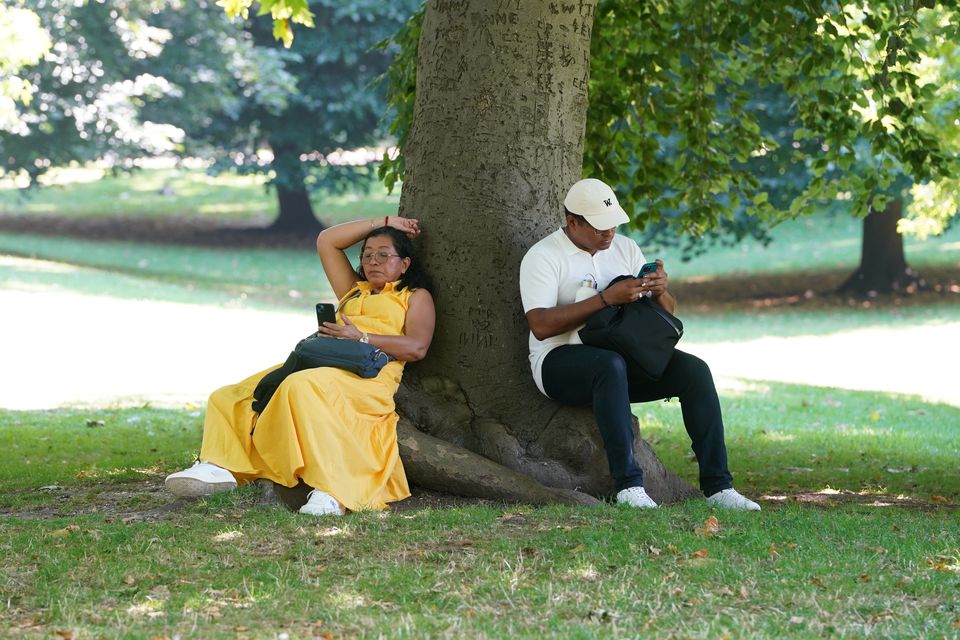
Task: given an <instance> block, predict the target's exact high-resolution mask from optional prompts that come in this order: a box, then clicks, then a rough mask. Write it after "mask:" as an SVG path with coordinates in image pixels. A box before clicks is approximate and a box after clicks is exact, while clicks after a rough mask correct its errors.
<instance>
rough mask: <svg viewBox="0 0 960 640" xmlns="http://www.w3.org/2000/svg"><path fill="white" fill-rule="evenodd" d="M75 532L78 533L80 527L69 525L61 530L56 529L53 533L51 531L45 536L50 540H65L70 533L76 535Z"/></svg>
mask: <svg viewBox="0 0 960 640" xmlns="http://www.w3.org/2000/svg"><path fill="white" fill-rule="evenodd" d="M77 531H80V527H78V526H77V525H75V524H71V525H67V526H66V527H64V528H63V529H56V530H54V531H51V532H50V533H48V534H47V535H48V536H50V537H51V538H66V537H67V536H69V535H70V534H71V533H76V532H77Z"/></svg>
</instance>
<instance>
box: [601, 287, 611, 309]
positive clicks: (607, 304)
mask: <svg viewBox="0 0 960 640" xmlns="http://www.w3.org/2000/svg"><path fill="white" fill-rule="evenodd" d="M600 302H602V303H603V306H605V307H609V306H610V303H609V302H607V299H606V298H604V297H603V291H601V292H600Z"/></svg>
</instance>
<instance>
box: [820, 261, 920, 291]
mask: <svg viewBox="0 0 960 640" xmlns="http://www.w3.org/2000/svg"><path fill="white" fill-rule="evenodd" d="M926 288H927V283H926V281H925V280H924V279H923V277H922V276H921V275H920V274H919V273H917V272H916V271H914V270H913V269H911V268H910V267H906V268H904V269H897V270H884V271H882V272H877V271H875V270H872V271H869V272H868V271H867V270H864V269H863V268H859V269H857V270H856V271H854V272H853V273H852V274H851V275H850V277H849V278H847V279H846V280H845V281H844V283H843V284H841V285H840V286H839V287H838V288H837V293H840V294H844V295H850V296H853V297H856V298H873V297H876V296H878V295H882V294H891V293H892V294H906V295H913V294H915V293H917V292H918V291H921V290H923V289H926Z"/></svg>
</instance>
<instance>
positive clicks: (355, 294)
mask: <svg viewBox="0 0 960 640" xmlns="http://www.w3.org/2000/svg"><path fill="white" fill-rule="evenodd" d="M359 297H360V289H359V288H358V287H354V292H353V293H351V294H350V295H348V296H347V297H346V298H344V299H343V301H342V302H341V303H340V304H338V305H337V310H336V312H335V313H337V314H339V313H340V309H342V308H343V305H345V304H347V302H349V301H350V300H353V299H354V298H359ZM370 346H371V347H373V349H374V351H373V353H374V354H377V353H382V354H383V355H385V356H387V362H393V361H394V360H396V358H394V357H393V356H392V355H390V354H389V353H387V352H386V351H384V350H383V349H381V348H379V347H374V346H373V345H370ZM374 357H375V358H379V357H380V356H377V355H374Z"/></svg>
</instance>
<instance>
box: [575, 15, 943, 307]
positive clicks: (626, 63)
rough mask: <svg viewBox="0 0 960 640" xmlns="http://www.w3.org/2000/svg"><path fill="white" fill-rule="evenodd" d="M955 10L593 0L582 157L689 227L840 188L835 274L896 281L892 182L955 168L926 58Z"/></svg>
mask: <svg viewBox="0 0 960 640" xmlns="http://www.w3.org/2000/svg"><path fill="white" fill-rule="evenodd" d="M955 11H956V6H955V3H953V2H940V3H934V2H890V3H869V4H861V5H857V6H854V5H838V4H834V3H832V2H786V3H768V2H759V3H756V2H753V3H746V2H717V1H714V0H706V1H704V2H701V1H689V2H688V1H683V0H680V1H677V2H673V1H671V2H665V1H664V2H657V1H653V2H648V3H626V2H619V1H615V0H606V1H605V2H602V3H601V5H600V9H599V11H598V17H597V24H596V28H597V30H598V32H599V33H602V34H604V37H603V38H599V39H595V40H594V44H593V73H592V78H593V80H592V83H591V111H590V114H589V115H588V120H587V122H588V124H587V142H586V153H587V159H586V162H585V172H587V173H588V174H594V175H597V176H598V177H601V178H604V179H606V180H608V181H611V182H613V183H615V184H617V185H618V191H620V192H621V193H626V194H628V196H627V201H628V202H632V203H639V204H638V205H637V210H636V214H637V215H636V220H637V222H638V225H639V226H640V227H641V228H644V227H648V226H654V227H655V228H656V227H659V228H664V227H667V228H669V229H672V230H673V231H674V232H679V233H681V234H683V235H686V236H687V237H691V238H702V237H704V236H706V235H709V234H717V233H718V231H719V232H730V233H734V234H736V235H743V234H744V233H745V232H747V231H750V232H753V233H754V234H755V235H756V234H757V230H758V228H759V229H761V233H762V229H763V228H766V227H768V226H769V225H770V224H775V223H776V222H778V221H780V220H782V219H784V218H785V217H793V216H799V215H807V214H809V213H811V212H812V211H814V210H815V208H817V207H822V206H823V204H824V202H827V201H830V200H833V199H834V198H835V197H836V196H837V194H841V193H842V194H845V195H848V196H849V197H850V199H851V200H850V205H851V209H852V211H853V212H854V213H855V214H856V215H859V216H866V218H865V220H864V245H863V256H862V261H861V265H860V268H859V269H858V271H857V273H856V274H854V276H853V277H851V279H850V280H849V281H848V287H849V288H850V289H851V290H853V291H854V292H856V293H859V294H865V293H867V292H868V291H873V290H881V291H890V290H896V289H900V290H903V289H904V288H907V287H909V286H911V283H912V282H914V281H915V277H914V275H913V274H912V273H911V272H910V271H909V270H908V269H907V266H906V262H905V259H904V256H903V244H902V238H901V236H899V235H898V234H897V233H896V229H897V218H898V217H899V211H900V203H899V202H898V201H897V200H898V197H899V195H900V193H901V191H902V190H903V187H904V186H905V185H909V184H910V183H911V182H912V183H914V184H923V183H925V182H926V181H928V180H931V179H936V178H938V177H940V176H949V175H951V174H952V173H953V172H954V170H955V167H956V159H957V156H956V150H955V149H953V150H951V149H950V148H949V147H948V146H945V145H944V141H943V137H942V136H941V133H940V132H941V131H942V122H943V115H942V113H943V111H944V110H945V109H944V106H945V105H944V103H951V102H952V103H953V105H954V106H955V104H956V95H957V91H956V89H955V86H956V85H955V84H953V83H952V82H951V83H946V84H942V85H941V84H938V83H937V82H935V81H933V80H932V79H931V77H930V76H931V73H930V72H929V69H930V61H931V60H940V61H944V60H945V56H944V49H945V48H949V46H950V45H949V44H948V43H953V42H956V20H955ZM665 45H666V46H665ZM924 68H926V69H927V72H926V73H924V72H923V70H924ZM945 68H949V67H948V65H939V66H938V69H945ZM948 87H949V88H948ZM945 92H948V93H950V94H952V97H950V98H946V97H945V96H944V93H945ZM764 95H767V96H770V95H772V96H774V97H775V100H774V101H773V102H768V101H765V100H762V99H758V98H761V97H762V96H764ZM783 98H786V100H784V99H783ZM954 112H955V110H954ZM784 134H786V135H784ZM778 174H779V175H780V176H781V177H783V178H789V180H782V179H780V180H778V179H776V176H777V175H778ZM763 177H766V178H767V180H763V179H762V178H763ZM771 177H774V181H773V182H771V181H770V180H769V178H771ZM783 187H787V188H786V189H784V188H783ZM784 196H786V197H784ZM868 212H869V213H870V215H867V214H868Z"/></svg>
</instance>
